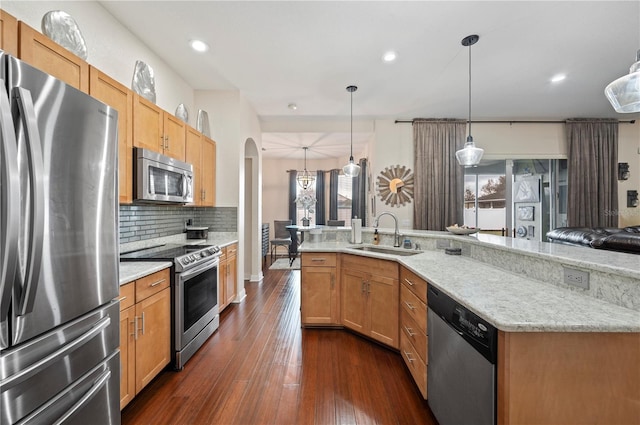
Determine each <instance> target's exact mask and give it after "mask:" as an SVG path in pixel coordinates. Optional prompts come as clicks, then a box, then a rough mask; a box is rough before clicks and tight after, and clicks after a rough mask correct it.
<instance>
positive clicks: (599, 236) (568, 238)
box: [547, 225, 640, 254]
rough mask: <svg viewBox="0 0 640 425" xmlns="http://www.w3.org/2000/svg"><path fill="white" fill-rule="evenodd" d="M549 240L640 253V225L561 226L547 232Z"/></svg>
mask: <svg viewBox="0 0 640 425" xmlns="http://www.w3.org/2000/svg"><path fill="white" fill-rule="evenodd" d="M547 239H548V240H549V242H553V243H561V244H565V245H575V246H585V247H591V248H595V249H606V250H609V251H620V252H628V253H633V254H640V225H639V226H628V227H624V228H612V227H594V228H588V227H559V228H557V229H553V230H551V231H549V232H547Z"/></svg>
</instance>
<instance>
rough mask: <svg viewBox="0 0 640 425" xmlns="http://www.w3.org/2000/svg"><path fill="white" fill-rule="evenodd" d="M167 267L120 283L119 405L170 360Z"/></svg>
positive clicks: (143, 385)
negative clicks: (131, 280) (123, 283)
mask: <svg viewBox="0 0 640 425" xmlns="http://www.w3.org/2000/svg"><path fill="white" fill-rule="evenodd" d="M169 284H170V277H169V269H165V270H162V271H159V272H157V273H153V274H150V275H148V276H145V277H143V278H140V279H138V280H136V281H133V282H130V283H127V284H126V285H122V286H121V287H120V362H121V363H120V369H121V370H120V409H122V408H124V406H126V405H127V404H128V403H129V402H130V401H131V400H132V399H133V397H134V396H135V395H136V394H138V393H139V392H140V391H141V390H142V389H143V388H144V387H145V386H146V385H147V384H148V383H149V382H151V380H152V379H153V378H154V377H155V376H156V375H157V374H158V373H159V372H160V371H161V370H162V369H164V368H165V367H166V366H167V364H169V362H170V360H171V292H170V291H171V289H170V287H169Z"/></svg>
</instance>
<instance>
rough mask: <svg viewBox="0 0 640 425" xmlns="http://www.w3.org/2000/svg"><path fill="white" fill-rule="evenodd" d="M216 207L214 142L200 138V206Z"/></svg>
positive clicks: (205, 137)
mask: <svg viewBox="0 0 640 425" xmlns="http://www.w3.org/2000/svg"><path fill="white" fill-rule="evenodd" d="M201 205H202V206H203V207H214V206H215V205H216V142H214V141H213V140H211V139H209V138H208V137H207V136H204V135H203V136H202V204H201Z"/></svg>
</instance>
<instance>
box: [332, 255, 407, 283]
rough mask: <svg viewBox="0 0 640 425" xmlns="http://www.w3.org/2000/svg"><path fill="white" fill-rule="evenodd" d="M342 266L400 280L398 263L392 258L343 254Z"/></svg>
mask: <svg viewBox="0 0 640 425" xmlns="http://www.w3.org/2000/svg"><path fill="white" fill-rule="evenodd" d="M341 265H342V267H343V268H345V269H347V270H359V271H361V272H364V273H369V274H371V275H373V276H380V277H388V278H391V279H395V280H396V281H397V280H398V263H396V262H395V261H390V260H379V259H377V258H367V257H362V256H360V255H351V254H347V255H343V256H342V264H341Z"/></svg>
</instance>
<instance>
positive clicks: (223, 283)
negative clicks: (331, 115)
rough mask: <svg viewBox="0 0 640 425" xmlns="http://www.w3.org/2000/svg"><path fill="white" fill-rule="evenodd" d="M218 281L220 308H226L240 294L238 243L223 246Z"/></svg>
mask: <svg viewBox="0 0 640 425" xmlns="http://www.w3.org/2000/svg"><path fill="white" fill-rule="evenodd" d="M218 268H219V273H218V275H219V276H220V280H219V282H218V308H219V310H220V311H222V310H224V309H225V308H226V307H227V306H228V305H229V304H231V303H232V302H233V301H234V300H235V299H236V296H237V295H238V244H237V243H234V244H231V245H228V246H226V247H224V248H222V255H221V256H220V265H219V266H218Z"/></svg>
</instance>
